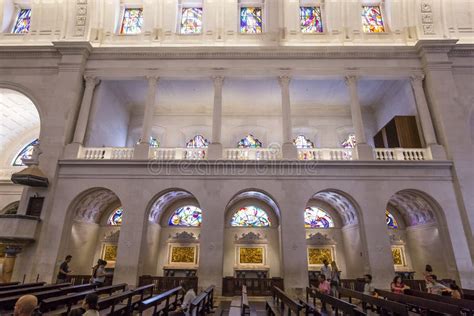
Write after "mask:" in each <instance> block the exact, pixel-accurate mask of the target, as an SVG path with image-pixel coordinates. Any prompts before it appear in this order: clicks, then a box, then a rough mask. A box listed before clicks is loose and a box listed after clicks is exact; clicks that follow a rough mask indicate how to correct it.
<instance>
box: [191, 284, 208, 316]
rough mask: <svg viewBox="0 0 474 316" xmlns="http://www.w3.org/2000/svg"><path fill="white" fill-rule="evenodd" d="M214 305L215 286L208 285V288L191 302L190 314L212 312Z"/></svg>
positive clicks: (192, 315) (194, 315) (193, 315)
mask: <svg viewBox="0 0 474 316" xmlns="http://www.w3.org/2000/svg"><path fill="white" fill-rule="evenodd" d="M213 307H214V286H210V287H208V288H207V289H206V290H204V291H202V292H201V293H199V295H198V296H196V297H195V298H194V299H193V300H192V302H191V304H189V315H191V316H196V315H206V313H210V312H211V310H212V309H213Z"/></svg>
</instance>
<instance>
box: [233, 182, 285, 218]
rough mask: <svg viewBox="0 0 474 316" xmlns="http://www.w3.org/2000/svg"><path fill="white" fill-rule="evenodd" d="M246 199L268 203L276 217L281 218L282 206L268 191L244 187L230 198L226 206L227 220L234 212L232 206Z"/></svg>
mask: <svg viewBox="0 0 474 316" xmlns="http://www.w3.org/2000/svg"><path fill="white" fill-rule="evenodd" d="M244 200H256V201H260V202H261V203H264V204H266V205H267V207H268V209H269V210H271V212H272V213H273V215H274V217H275V218H276V219H277V220H278V221H279V220H280V219H281V211H280V207H279V206H278V203H277V202H276V200H275V198H273V197H272V196H271V195H270V194H269V193H268V192H266V191H264V190H261V189H255V188H249V189H243V190H241V191H239V192H237V193H236V194H235V195H234V196H233V197H232V198H231V199H230V200H229V202H228V203H227V205H226V207H225V211H226V221H227V218H228V216H229V215H230V213H232V211H233V210H232V207H233V206H235V205H236V204H238V203H239V202H241V201H244Z"/></svg>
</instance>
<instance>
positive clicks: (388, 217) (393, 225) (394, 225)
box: [385, 210, 398, 229]
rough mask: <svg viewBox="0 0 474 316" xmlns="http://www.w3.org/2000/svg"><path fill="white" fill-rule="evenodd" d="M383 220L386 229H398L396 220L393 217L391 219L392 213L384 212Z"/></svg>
mask: <svg viewBox="0 0 474 316" xmlns="http://www.w3.org/2000/svg"><path fill="white" fill-rule="evenodd" d="M385 219H386V221H387V226H388V228H394V229H397V228H398V222H397V220H396V219H395V217H393V215H392V213H390V212H389V211H388V210H385Z"/></svg>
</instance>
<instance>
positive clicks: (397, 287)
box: [390, 275, 410, 294]
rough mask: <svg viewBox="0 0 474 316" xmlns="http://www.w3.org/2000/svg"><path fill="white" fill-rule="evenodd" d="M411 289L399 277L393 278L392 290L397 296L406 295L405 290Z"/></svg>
mask: <svg viewBox="0 0 474 316" xmlns="http://www.w3.org/2000/svg"><path fill="white" fill-rule="evenodd" d="M409 289H410V287H409V286H407V285H405V283H403V280H402V278H401V277H400V276H399V275H397V276H396V277H395V278H393V282H392V283H391V284H390V290H391V291H392V292H393V293H396V294H404V292H405V290H409Z"/></svg>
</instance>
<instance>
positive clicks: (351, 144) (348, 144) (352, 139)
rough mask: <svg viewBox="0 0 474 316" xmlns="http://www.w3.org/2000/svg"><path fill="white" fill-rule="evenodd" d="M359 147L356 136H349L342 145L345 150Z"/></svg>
mask: <svg viewBox="0 0 474 316" xmlns="http://www.w3.org/2000/svg"><path fill="white" fill-rule="evenodd" d="M356 145H357V142H356V136H355V134H349V135H347V138H346V139H345V140H344V141H343V142H342V143H341V146H342V147H343V148H355V146H356Z"/></svg>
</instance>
